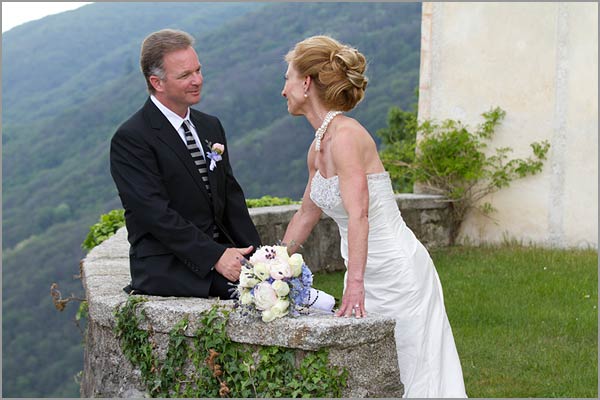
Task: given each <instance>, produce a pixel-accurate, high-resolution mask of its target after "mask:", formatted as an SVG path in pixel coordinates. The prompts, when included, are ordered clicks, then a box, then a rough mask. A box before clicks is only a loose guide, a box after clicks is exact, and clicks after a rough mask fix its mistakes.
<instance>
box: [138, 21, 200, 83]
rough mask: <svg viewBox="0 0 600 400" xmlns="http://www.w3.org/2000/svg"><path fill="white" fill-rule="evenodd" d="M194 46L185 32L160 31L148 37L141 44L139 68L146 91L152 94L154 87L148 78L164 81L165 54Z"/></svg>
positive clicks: (192, 39) (192, 40)
mask: <svg viewBox="0 0 600 400" xmlns="http://www.w3.org/2000/svg"><path fill="white" fill-rule="evenodd" d="M193 45H194V38H193V37H192V36H191V35H190V34H189V33H186V32H183V31H179V30H175V29H162V30H160V31H157V32H153V33H151V34H150V35H148V36H147V37H146V38H145V39H144V41H143V42H142V50H141V54H140V67H141V69H142V73H143V74H144V78H146V85H148V91H149V92H150V93H154V87H152V84H151V83H150V76H151V75H155V76H158V77H159V78H160V79H165V69H164V57H165V55H166V54H167V53H170V52H172V51H176V50H184V49H187V48H188V47H190V46H193Z"/></svg>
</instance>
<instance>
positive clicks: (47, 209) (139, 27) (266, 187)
mask: <svg viewBox="0 0 600 400" xmlns="http://www.w3.org/2000/svg"><path fill="white" fill-rule="evenodd" d="M165 27H172V28H178V29H183V30H186V31H188V32H189V33H191V34H192V35H194V36H195V37H196V46H195V47H196V50H197V52H198V54H199V57H200V61H201V62H202V64H203V72H204V76H205V85H204V89H203V100H202V102H201V103H200V104H198V105H197V106H196V108H198V109H201V110H203V111H205V112H208V113H210V114H214V115H217V116H219V118H220V119H221V121H222V123H223V125H224V127H225V130H226V132H227V135H228V140H229V147H230V151H231V155H232V164H233V168H234V172H235V173H236V176H237V177H238V179H239V180H240V183H241V185H242V187H243V188H244V190H245V192H246V195H247V197H259V196H262V195H264V194H272V195H278V196H288V197H293V198H299V197H300V195H301V193H302V191H303V189H304V185H305V183H306V176H307V174H306V165H305V164H306V162H305V157H306V149H307V148H308V145H309V144H310V142H311V140H312V136H313V132H312V128H311V127H310V126H309V125H308V124H307V123H306V122H305V121H304V120H303V119H301V118H292V117H290V116H289V115H287V110H286V106H285V101H284V100H283V98H282V97H281V95H280V92H281V88H282V87H283V78H282V77H283V74H284V72H285V63H284V62H283V55H284V54H285V53H286V52H287V51H288V50H289V49H290V48H291V47H292V46H293V44H294V43H296V42H297V41H299V40H302V39H303V38H305V37H307V36H310V35H314V34H321V33H325V34H331V35H332V36H334V37H336V38H338V39H339V40H341V41H344V42H348V43H351V44H352V45H354V46H356V47H358V48H359V49H360V50H361V51H362V52H363V53H364V54H365V55H366V56H367V58H368V60H369V69H368V71H367V75H368V76H369V78H370V83H369V88H368V89H367V94H366V98H365V100H364V101H363V102H362V103H361V104H360V105H359V107H358V108H357V110H355V111H354V112H353V113H351V115H353V116H355V117H357V118H359V119H360V120H361V121H362V122H363V123H364V124H365V126H366V127H367V128H368V129H369V131H370V132H372V133H374V132H375V131H376V130H377V129H379V128H381V127H383V126H385V124H386V115H387V110H388V109H389V107H390V106H392V105H400V106H402V107H408V106H409V105H410V104H412V103H413V102H414V89H415V87H416V86H417V82H418V68H419V44H420V4H414V3H369V4H367V3H94V4H91V5H88V6H85V7H82V8H80V9H78V10H75V11H71V12H66V13H62V14H58V15H55V16H51V17H47V18H44V19H42V20H39V21H34V22H30V23H27V24H25V25H23V26H20V27H17V28H14V29H12V30H10V31H9V32H6V33H5V34H3V36H2V72H3V73H2V96H3V102H2V134H3V135H2V144H3V149H2V157H3V182H2V184H3V204H2V210H3V255H2V259H3V294H2V300H3V304H2V307H3V308H2V310H3V320H2V329H3V342H2V349H3V396H5V397H74V396H78V386H77V384H76V383H75V380H74V379H73V377H74V376H75V375H76V374H77V372H78V371H80V370H81V368H82V354H83V351H82V345H81V340H82V338H81V335H80V333H79V332H78V330H77V328H76V327H75V326H74V324H73V323H72V320H73V316H74V313H75V311H76V310H75V308H76V307H75V306H69V307H67V309H66V311H64V312H63V313H58V312H57V311H55V309H54V307H53V305H52V301H51V298H50V296H49V287H50V284H51V283H52V282H58V283H59V285H60V288H61V291H62V292H63V295H69V294H71V293H74V294H75V295H82V292H83V291H82V288H81V283H80V281H79V280H78V279H75V278H74V277H73V276H74V275H77V274H78V272H79V271H78V261H79V260H80V259H81V258H83V257H84V253H83V252H82V250H81V247H80V245H81V242H82V241H83V239H84V237H85V234H86V233H87V230H88V227H89V226H90V225H91V224H93V223H94V222H96V221H97V219H98V216H99V215H100V214H102V213H104V212H107V211H108V210H110V209H113V208H120V207H121V204H120V202H119V199H118V197H117V195H116V190H115V188H114V184H113V182H112V180H111V178H110V174H109V171H108V144H109V141H110V138H111V136H112V134H113V133H114V131H115V129H116V128H117V127H118V125H119V124H120V123H121V122H122V121H123V120H125V119H126V118H127V117H128V116H129V115H130V114H131V113H133V112H134V111H135V110H137V109H138V108H139V107H140V106H141V105H142V104H143V102H144V100H145V98H146V96H147V93H146V92H145V84H144V80H143V77H142V75H141V73H140V72H139V67H138V56H139V46H140V43H141V40H142V39H143V38H144V37H145V36H146V35H147V34H148V33H150V32H152V31H155V30H158V29H162V28H165Z"/></svg>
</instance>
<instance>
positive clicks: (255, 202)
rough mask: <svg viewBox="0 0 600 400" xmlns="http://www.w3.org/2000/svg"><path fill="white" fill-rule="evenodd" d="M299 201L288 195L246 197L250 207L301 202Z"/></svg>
mask: <svg viewBox="0 0 600 400" xmlns="http://www.w3.org/2000/svg"><path fill="white" fill-rule="evenodd" d="M299 203H300V202H299V201H294V200H292V199H290V198H288V197H273V196H269V195H266V196H263V197H261V198H259V199H246V206H248V208H257V207H268V206H285V205H288V204H299Z"/></svg>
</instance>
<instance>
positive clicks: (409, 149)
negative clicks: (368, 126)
mask: <svg viewBox="0 0 600 400" xmlns="http://www.w3.org/2000/svg"><path fill="white" fill-rule="evenodd" d="M414 108H415V110H413V111H404V110H402V109H401V108H398V107H392V108H390V111H389V112H388V117H387V123H388V126H387V127H386V128H382V129H379V130H378V131H377V133H376V135H377V136H379V137H380V138H381V143H382V145H383V146H382V147H383V148H382V150H381V151H380V152H379V156H380V158H381V161H382V162H383V166H384V167H385V169H386V171H387V172H388V173H389V174H390V178H391V180H392V187H393V188H394V191H395V192H397V193H398V192H401V193H412V191H413V185H414V183H415V178H414V174H411V173H410V172H408V173H407V171H406V167H407V166H408V165H410V164H412V163H413V162H414V161H415V140H416V137H417V128H418V123H417V111H416V106H415V107H414Z"/></svg>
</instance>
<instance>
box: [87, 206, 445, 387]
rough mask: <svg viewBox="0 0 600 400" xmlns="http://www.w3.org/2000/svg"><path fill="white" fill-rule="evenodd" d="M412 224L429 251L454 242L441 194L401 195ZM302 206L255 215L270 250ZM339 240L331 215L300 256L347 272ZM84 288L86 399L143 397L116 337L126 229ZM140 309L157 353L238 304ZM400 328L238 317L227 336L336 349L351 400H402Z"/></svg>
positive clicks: (334, 357)
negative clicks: (210, 314) (178, 327)
mask: <svg viewBox="0 0 600 400" xmlns="http://www.w3.org/2000/svg"><path fill="white" fill-rule="evenodd" d="M396 201H397V202H398V206H399V208H400V210H401V212H402V216H403V218H404V220H405V221H406V224H407V225H408V226H409V227H410V228H411V229H412V230H413V231H414V232H415V234H416V235H417V237H419V239H420V240H421V241H422V242H423V243H424V244H426V245H429V246H443V245H446V244H448V242H449V240H448V239H449V236H448V233H449V229H448V226H447V225H446V222H445V221H446V220H447V218H446V216H447V213H448V204H447V203H446V202H444V201H443V198H442V197H440V196H435V195H415V194H400V195H396ZM299 207H300V206H299V205H289V206H275V207H262V208H256V209H250V215H251V217H252V219H253V221H254V223H255V225H256V227H257V229H258V231H259V234H260V236H261V239H262V240H263V243H265V244H274V243H277V241H278V240H280V239H281V238H282V237H283V233H284V232H285V228H286V227H287V224H288V223H289V221H290V219H291V218H292V216H293V214H294V213H295V212H296V210H297V209H298V208H299ZM339 246H340V244H339V233H338V229H337V226H336V225H335V222H334V221H333V220H331V219H330V218H329V217H327V216H326V215H325V214H323V216H322V217H321V221H320V222H319V223H318V224H317V226H316V227H315V229H314V230H313V232H312V233H311V235H310V236H309V238H308V239H307V241H306V243H305V247H304V248H303V249H302V250H301V253H302V254H303V255H304V259H305V260H306V262H307V264H308V265H309V267H310V268H311V270H312V271H313V272H318V271H335V270H343V269H345V266H344V263H343V260H342V259H341V257H340V248H339ZM82 281H83V285H84V288H85V291H86V297H87V300H88V305H89V318H88V329H87V337H86V347H85V356H84V376H83V379H82V383H81V395H82V397H98V396H102V397H140V396H143V395H144V393H145V389H144V387H143V385H142V383H141V382H140V371H139V370H138V369H136V368H134V367H133V366H132V365H131V364H130V363H129V361H127V359H126V358H125V357H124V355H123V353H122V352H121V349H120V347H119V343H118V340H117V338H116V337H115V336H114V333H113V330H112V329H113V326H114V325H115V316H114V312H115V310H116V309H117V308H118V307H119V306H121V305H123V304H124V303H125V302H126V301H127V298H128V296H127V295H126V294H125V293H124V292H123V287H125V286H126V285H127V284H128V283H129V281H130V273H129V243H128V242H127V230H126V228H121V229H119V231H118V232H117V233H116V234H115V235H113V236H112V237H111V238H109V239H108V240H106V241H105V242H104V243H102V244H101V245H99V246H97V247H96V248H94V249H93V250H92V251H90V252H89V254H88V255H87V257H86V258H85V259H84V260H83V263H82ZM145 297H146V298H147V302H144V303H143V304H141V305H140V307H142V308H143V309H144V310H145V312H146V315H147V317H148V321H147V322H146V323H145V326H142V327H141V328H142V329H148V328H149V327H150V326H149V325H151V327H152V330H153V332H154V333H153V337H154V339H155V340H156V343H157V346H158V347H157V348H158V349H159V350H160V349H162V351H164V349H165V348H166V345H167V343H168V336H169V335H168V333H169V331H170V330H171V329H172V328H173V327H174V326H175V324H176V323H178V322H179V321H181V320H182V319H183V318H184V317H187V318H188V320H189V324H188V327H187V330H186V332H185V334H186V335H187V336H188V337H191V336H193V335H194V334H195V332H196V331H197V329H198V327H199V321H200V319H201V314H202V313H204V312H206V311H208V310H209V309H210V308H211V307H212V306H213V305H215V304H220V305H223V306H225V307H232V306H233V302H232V301H222V300H218V299H199V298H181V297H158V296H145ZM394 329H395V321H394V320H393V319H390V318H386V317H381V316H377V315H375V314H369V316H368V317H366V318H363V319H354V318H336V317H333V316H331V315H322V314H320V315H319V314H315V315H304V316H301V317H299V318H283V319H278V320H275V321H273V322H270V323H264V322H262V321H261V320H260V319H257V318H252V317H243V316H241V315H239V314H236V313H233V314H232V315H231V317H230V319H229V322H228V325H227V334H228V335H229V337H230V338H231V339H232V340H233V341H235V342H238V343H245V344H249V345H252V346H283V347H288V348H293V349H296V350H297V351H296V354H297V355H298V356H299V357H302V354H303V352H306V351H315V350H319V349H321V348H327V349H328V350H329V360H330V364H331V365H336V366H341V367H345V368H347V369H348V372H349V386H348V388H347V389H346V390H345V391H344V397H401V396H402V394H403V386H402V384H401V382H400V371H399V370H398V364H397V357H396V344H395V340H394Z"/></svg>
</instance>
